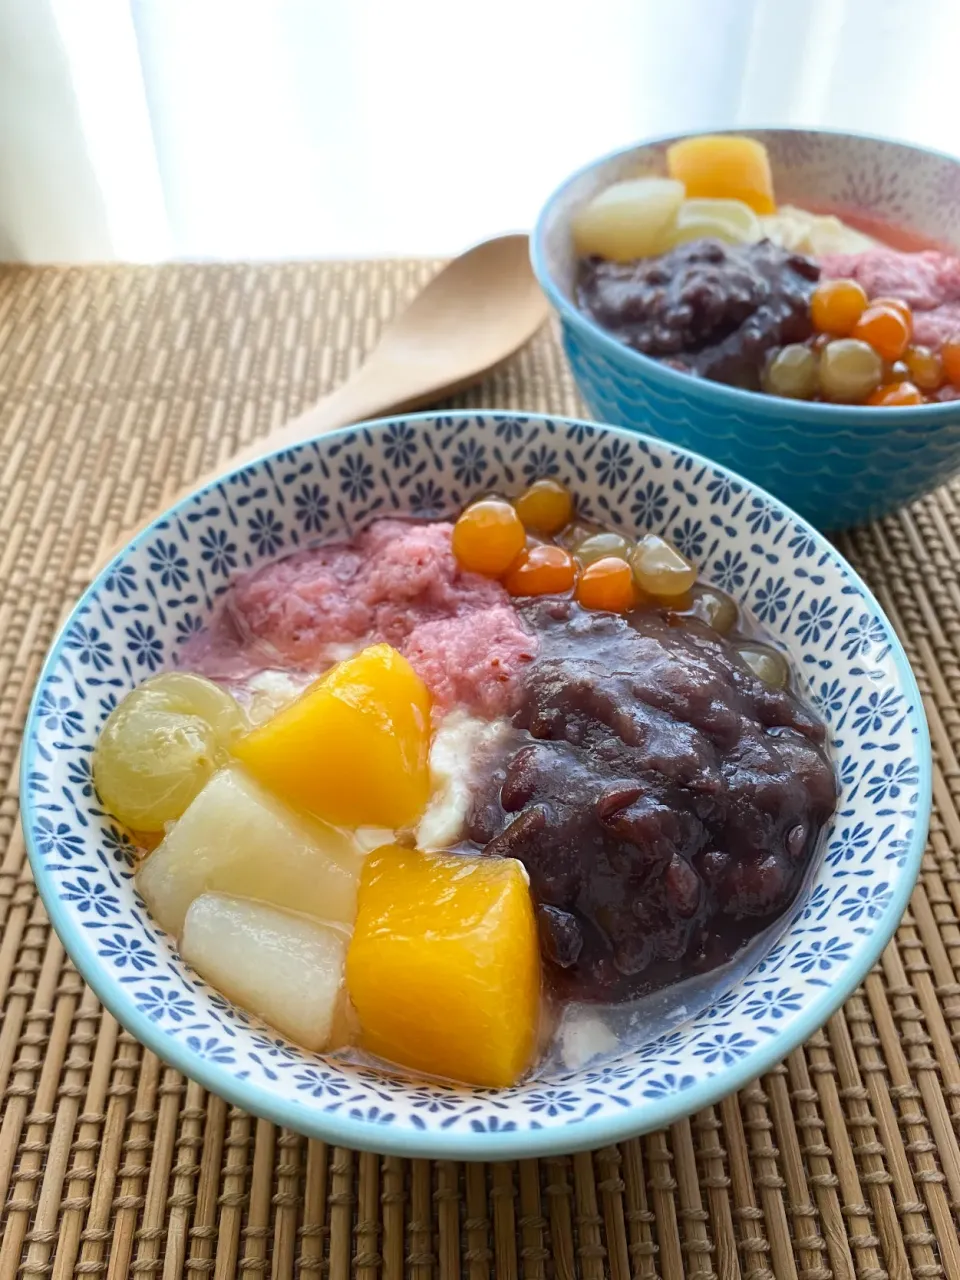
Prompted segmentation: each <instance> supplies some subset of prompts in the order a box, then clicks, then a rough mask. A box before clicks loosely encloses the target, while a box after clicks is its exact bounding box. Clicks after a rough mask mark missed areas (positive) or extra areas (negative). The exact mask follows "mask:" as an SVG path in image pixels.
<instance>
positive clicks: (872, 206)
mask: <svg viewBox="0 0 960 1280" xmlns="http://www.w3.org/2000/svg"><path fill="white" fill-rule="evenodd" d="M743 132H747V133H749V134H750V136H751V137H755V138H757V139H759V140H760V141H761V142H763V143H764V145H765V146H766V147H767V149H768V151H769V153H770V161H771V167H772V170H773V175H774V184H775V188H776V192H777V198H778V200H779V202H780V203H781V204H796V205H800V206H801V207H804V206H806V207H810V208H814V209H816V208H829V209H850V210H854V211H857V212H861V213H864V214H867V215H869V216H871V217H874V218H877V219H879V220H881V221H884V222H887V223H889V224H891V225H894V226H898V227H902V228H906V229H908V230H911V231H913V232H915V233H918V234H920V235H923V236H926V237H928V238H930V239H933V240H936V241H937V242H938V243H940V244H943V245H948V246H950V245H952V246H953V247H954V248H957V247H960V200H958V199H957V196H958V194H960V160H958V159H956V158H955V157H952V156H947V155H941V154H939V153H937V152H933V151H925V150H923V149H921V148H918V147H913V146H908V145H906V144H903V143H898V142H891V141H887V140H884V139H880V138H871V137H865V136H861V135H856V134H847V133H831V132H829V131H827V130H799V129H751V130H745V131H743ZM671 141H673V139H660V140H658V141H656V142H651V143H646V144H644V145H640V146H637V147H632V148H630V149H629V150H627V151H621V152H618V153H617V154H615V155H612V156H607V157H605V158H603V159H601V160H598V161H596V162H594V163H593V164H591V165H589V166H587V167H586V168H585V169H582V170H581V171H580V172H579V173H577V174H575V175H574V176H573V177H572V178H570V179H569V180H568V181H567V182H565V183H564V184H563V186H562V187H560V188H559V190H558V191H556V192H555V194H554V195H553V196H552V197H551V198H550V200H549V201H548V202H547V204H546V206H545V207H544V210H543V212H542V213H541V215H540V219H539V221H538V224H537V228H536V230H535V232H534V235H533V239H532V242H531V252H532V257H533V265H534V270H535V271H536V273H537V277H538V279H539V281H540V284H541V286H542V287H543V289H544V291H545V293H546V294H547V296H548V298H549V299H550V301H551V303H552V304H553V306H554V307H555V308H556V310H557V312H558V313H559V315H560V321H561V334H562V339H563V346H564V350H565V351H566V354H567V358H568V360H569V361H570V366H571V368H572V370H573V375H574V379H575V380H576V383H577V386H578V388H579V390H580V393H581V395H582V396H583V398H584V400H585V401H586V403H587V405H588V407H589V409H590V411H591V413H593V414H595V415H596V417H597V419H598V420H599V421H601V422H611V423H614V424H616V425H617V426H621V427H625V428H628V429H630V430H635V431H642V432H647V433H651V432H652V433H653V434H655V435H658V436H661V437H662V438H663V439H665V440H669V441H671V442H672V443H673V444H678V445H680V446H681V447H682V448H686V449H695V450H697V451H699V452H701V453H705V454H707V455H708V456H710V457H711V458H715V459H717V461H719V462H722V463H723V464H725V465H726V466H728V467H731V468H732V469H733V470H735V471H738V472H740V473H741V474H742V475H744V476H746V477H748V478H749V479H751V480H753V481H754V482H755V483H757V484H759V485H762V486H763V487H764V488H766V489H768V490H769V491H770V492H771V493H774V494H776V496H777V497H778V498H780V499H781V501H783V502H785V503H787V504H788V505H789V506H790V507H792V508H793V509H794V510H795V511H798V512H799V513H800V514H801V515H802V516H805V517H806V518H807V519H808V520H810V521H811V522H812V523H813V524H815V525H816V526H817V527H818V528H820V529H834V530H835V529H842V528H846V527H847V526H849V525H855V524H860V523H862V522H864V521H867V520H872V519H874V518H876V517H878V516H881V515H884V514H886V513H887V512H888V511H892V510H894V509H895V508H896V507H899V506H902V505H903V504H904V503H907V502H910V501H912V500H913V499H914V498H918V497H919V496H920V495H921V494H923V493H925V492H927V491H928V490H929V489H932V488H933V487H934V486H935V485H938V484H941V483H942V482H943V481H945V480H947V479H948V478H949V477H950V476H951V475H952V474H953V473H954V472H956V471H957V470H958V468H960V401H954V402H951V403H947V404H938V405H922V406H918V407H915V408H902V409H897V410H895V411H894V410H890V409H866V408H862V407H858V408H856V409H850V408H847V407H844V406H842V405H829V404H812V403H811V404H804V403H800V402H797V401H789V400H780V399H777V398H776V397H773V396H763V395H758V394H756V393H752V392H748V391H740V390H737V389H736V388H733V387H727V386H723V385H722V384H720V383H716V382H709V381H707V380H706V379H699V378H692V377H690V376H689V375H687V374H683V373H679V372H677V371H676V370H674V369H669V368H667V367H666V366H664V365H662V364H660V363H659V362H658V361H656V360H651V359H649V358H648V357H647V356H643V355H640V354H639V353H638V352H636V351H631V350H630V349H629V348H628V347H625V346H623V344H622V343H619V342H617V341H616V340H615V339H613V338H612V337H610V336H609V335H608V334H606V333H605V332H604V331H603V330H602V329H601V328H600V327H599V326H598V325H596V324H594V323H593V321H592V320H588V319H587V318H586V317H585V316H584V315H582V314H581V313H580V312H579V311H578V310H577V308H576V307H575V306H574V304H573V284H574V273H575V265H576V262H575V255H574V251H573V246H572V241H571V237H570V219H571V217H572V215H573V213H574V212H575V211H576V210H577V209H578V208H579V207H581V206H582V205H583V204H585V203H586V202H587V201H588V200H590V199H591V197H592V196H593V195H595V194H596V193H597V192H598V191H599V190H602V189H603V188H604V187H606V186H608V185H609V184H610V183H611V182H615V181H617V180H619V179H621V178H624V177H627V176H635V175H637V174H639V173H643V172H659V173H663V172H665V164H666V161H665V151H666V148H667V146H668V145H669V143H670V142H671Z"/></svg>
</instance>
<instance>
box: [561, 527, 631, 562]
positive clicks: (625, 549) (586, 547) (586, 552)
mask: <svg viewBox="0 0 960 1280" xmlns="http://www.w3.org/2000/svg"><path fill="white" fill-rule="evenodd" d="M633 549H634V548H633V543H632V542H631V541H630V540H629V538H623V537H621V536H620V534H619V533H595V534H593V535H592V536H591V537H589V538H585V539H584V541H583V542H581V543H580V544H579V545H578V546H576V547H574V549H573V554H574V556H575V557H576V558H577V560H578V561H579V563H580V565H581V567H582V568H584V569H585V568H586V567H587V565H588V564H594V563H595V562H596V561H597V560H603V559H605V558H606V557H607V556H616V557H617V558H618V559H619V560H626V559H627V557H628V556H629V555H630V552H631V551H632V550H633Z"/></svg>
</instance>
